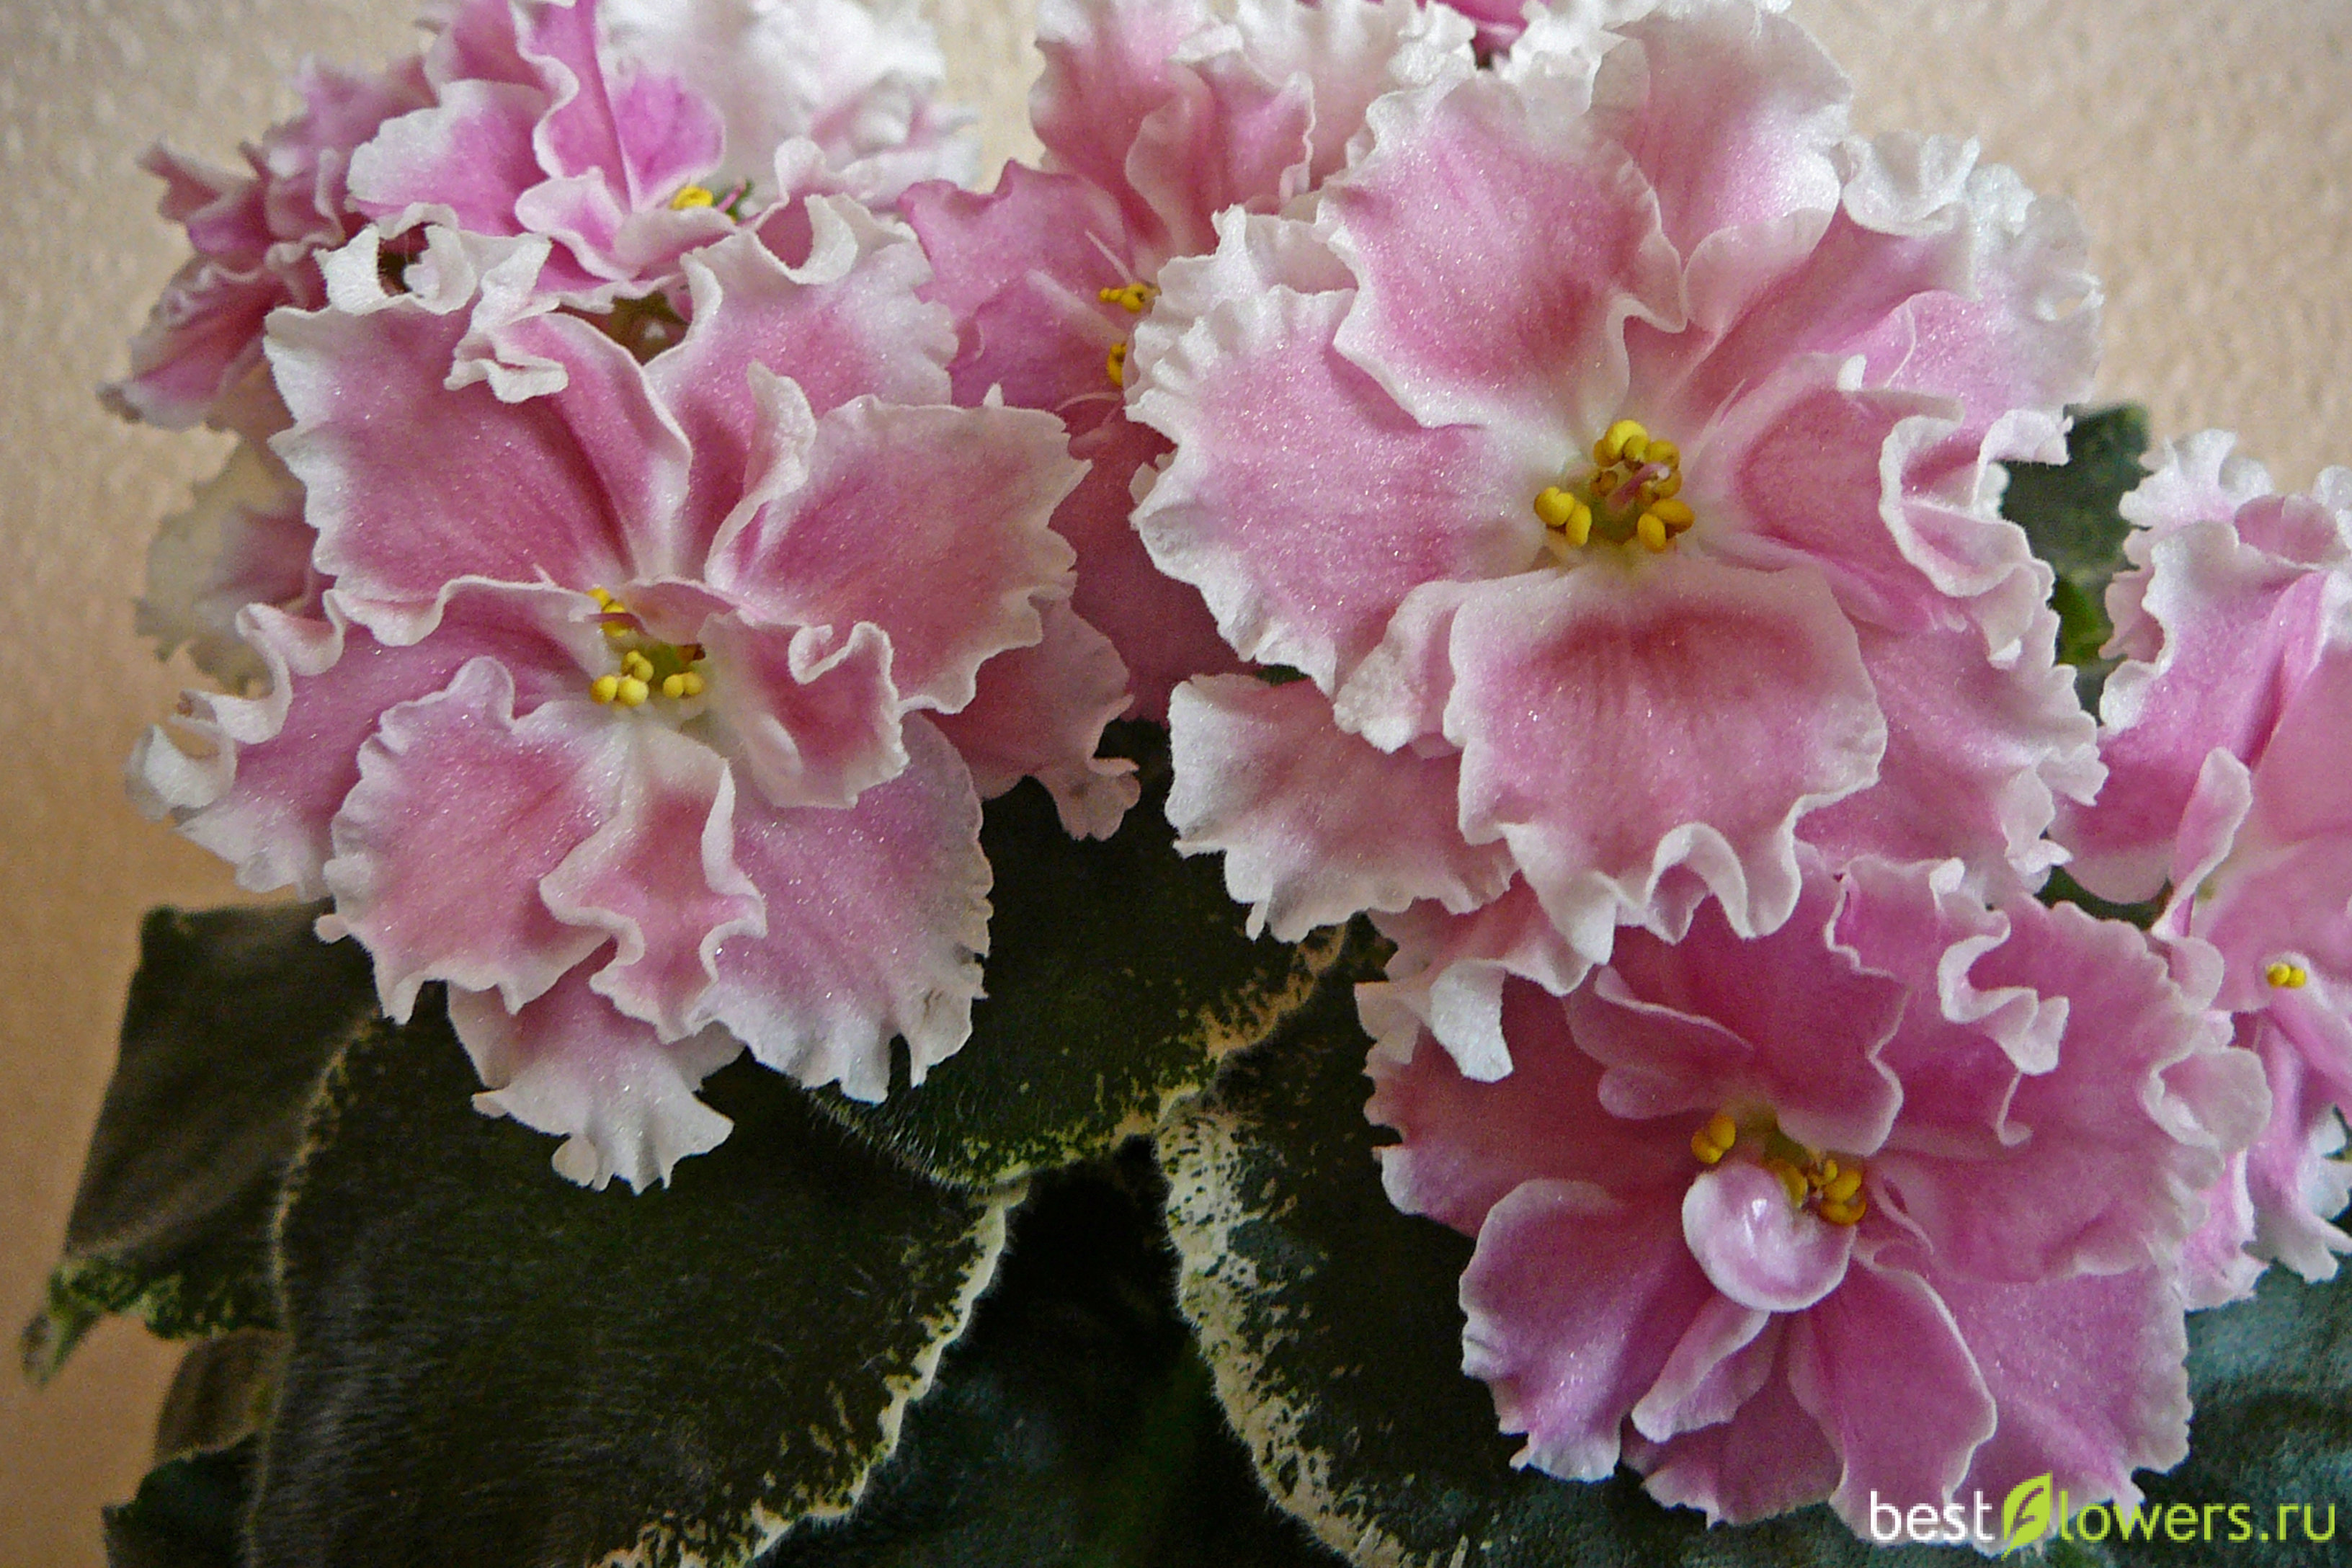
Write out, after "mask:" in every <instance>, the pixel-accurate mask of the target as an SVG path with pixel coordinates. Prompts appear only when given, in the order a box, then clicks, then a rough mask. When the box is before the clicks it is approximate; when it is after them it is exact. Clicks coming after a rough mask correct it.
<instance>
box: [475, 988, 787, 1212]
mask: <svg viewBox="0 0 2352 1568" xmlns="http://www.w3.org/2000/svg"><path fill="white" fill-rule="evenodd" d="M590 967H591V965H589V964H585V963H583V964H582V965H580V966H579V967H577V968H575V969H573V970H572V971H571V972H570V973H567V974H565V975H564V977H563V978H562V980H560V981H558V982H557V983H556V984H554V985H553V986H552V987H551V988H550V989H549V990H548V991H547V992H546V994H543V995H541V997H540V998H539V999H538V1000H537V1001H534V1002H531V1003H529V1004H528V1005H525V1006H524V1007H522V1008H521V1009H520V1011H519V1012H513V1013H509V1012H508V1011H507V1010H506V1008H505V1007H504V1006H503V1005H500V1003H499V998H498V995H497V994H496V993H495V992H488V991H466V990H461V989H453V990H451V992H450V993H449V1021H450V1023H451V1024H453V1025H455V1026H456V1027H457V1037H458V1038H459V1039H460V1040H463V1041H464V1042H465V1044H466V1051H467V1055H469V1056H471V1057H472V1058H474V1068H475V1070H476V1071H477V1072H478V1073H480V1074H481V1075H482V1082H483V1083H484V1084H485V1085H487V1086H488V1088H487V1089H485V1090H484V1092H482V1093H480V1094H478V1095H476V1096H475V1097H474V1107H475V1109H476V1110H481V1111H483V1112H485V1113H487V1114H488V1115H492V1116H511V1117H513V1118H514V1119H515V1120H516V1121H520V1122H521V1123H522V1124H523V1125H524V1126H526V1127H530V1128H534V1129H536V1130H537V1131H541V1132H551V1133H553V1134H555V1135H556V1136H558V1137H560V1138H562V1140H563V1145H562V1147H561V1148H559V1149H558V1150H556V1152H555V1158H554V1164H555V1169H556V1171H557V1172H558V1173H560V1174H562V1175H563V1176H564V1177H566V1178H568V1179H569V1180H572V1181H574V1182H577V1183H579V1184H581V1185H582V1186H584V1187H597V1188H602V1187H603V1186H604V1184H606V1183H607V1182H610V1181H611V1180H612V1179H613V1178H614V1176H618V1177H620V1178H621V1180H623V1181H625V1182H626V1183H628V1184H629V1185H630V1186H632V1187H634V1188H635V1189H637V1190H638V1191H640V1192H642V1191H644V1190H645V1189H646V1187H649V1186H651V1185H652V1184H654V1183H656V1182H657V1181H659V1182H667V1181H668V1180H669V1173H670V1170H671V1168H672V1167H673V1166H675V1165H676V1164H677V1163H678V1162H679V1161H680V1160H683V1159H685V1158H686V1157H687V1156H688V1155H689V1154H706V1153H709V1152H710V1151H711V1150H713V1149H716V1148H717V1147H719V1144H720V1143H722V1142H725V1141H726V1138H727V1134H728V1132H729V1131H730V1129H731V1128H732V1127H733V1125H734V1124H733V1123H732V1122H730V1121H728V1120H727V1118H725V1117H724V1116H721V1115H719V1113H718V1112H717V1111H715V1110H711V1109H710V1108H709V1106H707V1105H705V1104H703V1103H702V1102H701V1101H700V1100H697V1099H696V1098H695V1094H694V1091H695V1089H696V1087H697V1086H698V1085H699V1084H700V1083H701V1082H702V1080H703V1079H706V1078H708V1077H709V1076H710V1074H712V1073H714V1072H716V1071H718V1070H719V1068H722V1067H724V1066H726V1065H727V1064H728V1063H729V1062H730V1061H732V1060H733V1059H734V1058H735V1057H736V1056H737V1055H738V1054H739V1053H740V1052H741V1050H742V1049H743V1047H742V1045H741V1043H740V1041H738V1040H736V1039H735V1038H734V1037H731V1036H730V1035H729V1034H728V1033H727V1031H725V1030H724V1029H716V1028H714V1029H706V1030H704V1031H703V1032H702V1033H700V1034H698V1035H695V1036H693V1037H689V1038H687V1039H683V1040H678V1041H677V1042H675V1043H673V1044H669V1045H665V1044H663V1043H662V1041H661V1039H660V1037H658V1036H656V1034H655V1033H654V1031H653V1030H652V1029H650V1028H648V1027H647V1026H645V1025H643V1024H641V1023H639V1022H637V1021H636V1020H635V1019H634V1018H630V1017H625V1016H623V1015H621V1014H620V1013H618V1012H616V1011H614V1007H613V1005H612V1004H611V1003H610V1002H608V1001H606V1000H605V999H604V997H602V996H599V995H598V994H596V993H595V992H593V990H591V989H589V986H588V983H587V978H586V976H587V974H588V971H589V969H590Z"/></svg>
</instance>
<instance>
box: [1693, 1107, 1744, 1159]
mask: <svg viewBox="0 0 2352 1568" xmlns="http://www.w3.org/2000/svg"><path fill="white" fill-rule="evenodd" d="M1738 1141H1739V1128H1738V1124H1737V1123H1735V1122H1734V1121H1732V1120H1731V1118H1730V1117H1728V1116H1726V1115H1725V1114H1724V1113H1723V1112H1722V1111H1720V1110H1718V1111H1717V1112H1716V1113H1715V1114H1714V1115H1713V1116H1711V1117H1709V1118H1707V1122H1706V1126H1704V1127H1702V1128H1700V1129H1699V1130H1698V1131H1696V1132H1694V1133H1692V1134H1691V1152H1692V1153H1693V1154H1694V1155H1696V1156H1697V1159H1698V1163H1700V1164H1702V1165H1713V1164H1717V1163H1721V1161H1722V1159H1723V1157H1724V1156H1725V1155H1726V1154H1728V1153H1730V1152H1731V1146H1732V1145H1733V1144H1734V1143H1736V1142H1738Z"/></svg>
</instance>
